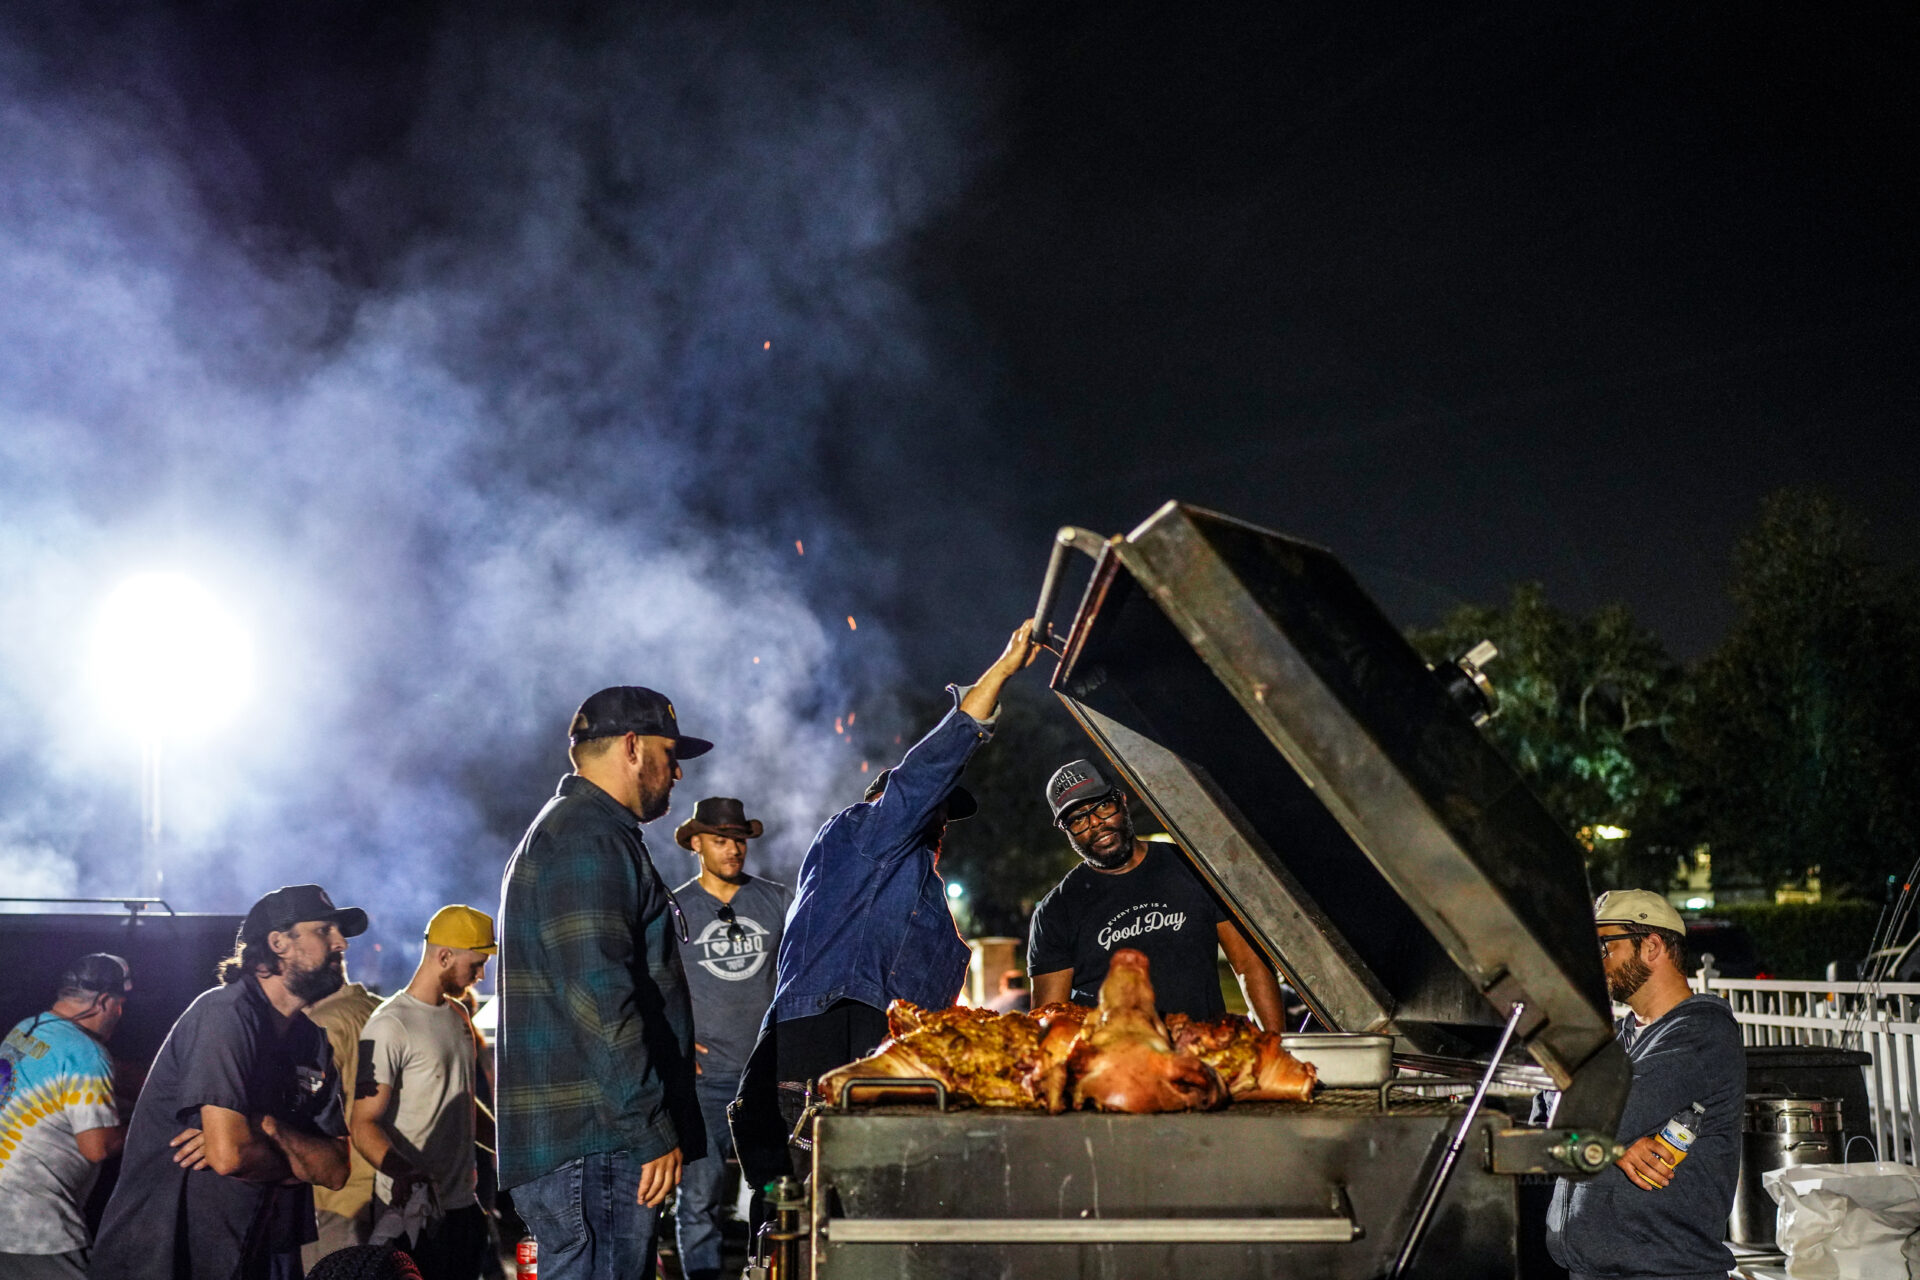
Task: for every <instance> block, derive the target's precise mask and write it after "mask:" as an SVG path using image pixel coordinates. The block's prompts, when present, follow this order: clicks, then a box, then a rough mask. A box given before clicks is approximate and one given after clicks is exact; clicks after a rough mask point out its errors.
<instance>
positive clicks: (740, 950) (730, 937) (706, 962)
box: [692, 914, 772, 982]
mask: <svg viewBox="0 0 1920 1280" xmlns="http://www.w3.org/2000/svg"><path fill="white" fill-rule="evenodd" d="M771 936H772V935H771V934H770V932H769V931H768V929H767V927H766V926H765V925H763V924H761V923H760V922H759V921H758V920H749V919H747V918H746V917H745V916H742V915H738V914H736V915H735V916H734V919H733V923H732V924H728V923H727V922H726V921H725V920H710V921H708V922H707V925H706V927H705V928H703V929H701V930H700V932H699V934H698V935H697V936H696V937H695V938H694V939H693V943H692V948H693V955H694V963H695V964H697V965H699V966H700V967H701V968H702V969H705V970H706V971H707V972H708V973H710V974H712V975H713V976H714V977H716V978H721V979H724V980H726V981H728V982H745V981H746V980H747V979H748V978H751V977H753V976H754V975H755V974H757V973H759V972H760V970H761V969H763V968H764V967H766V963H767V939H768V938H769V937H771Z"/></svg>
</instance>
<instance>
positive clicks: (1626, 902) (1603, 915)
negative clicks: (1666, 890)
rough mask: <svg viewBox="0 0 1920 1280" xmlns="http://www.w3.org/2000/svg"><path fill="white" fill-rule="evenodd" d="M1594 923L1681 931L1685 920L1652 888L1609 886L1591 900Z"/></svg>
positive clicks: (1684, 925)
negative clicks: (1618, 887) (1609, 887)
mask: <svg viewBox="0 0 1920 1280" xmlns="http://www.w3.org/2000/svg"><path fill="white" fill-rule="evenodd" d="M1593 919H1594V923H1595V924H1619V925H1631V926H1632V927H1634V928H1636V929H1671V930H1672V931H1673V932H1675V933H1679V934H1684V933H1686V931H1687V922H1686V921H1685V920H1682V919H1681V918H1680V913H1679V912H1678V911H1675V910H1674V909H1673V904H1672V903H1671V902H1668V901H1667V900H1666V898H1665V897H1663V896H1662V895H1660V894H1657V893H1655V892H1654V891H1653V890H1651V889H1612V890H1609V891H1608V892H1606V893H1603V894H1601V895H1600V897H1599V898H1598V899H1596V900H1595V902H1594V904H1593Z"/></svg>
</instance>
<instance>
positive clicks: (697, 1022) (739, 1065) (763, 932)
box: [673, 876, 793, 1085]
mask: <svg viewBox="0 0 1920 1280" xmlns="http://www.w3.org/2000/svg"><path fill="white" fill-rule="evenodd" d="M673 893H674V896H675V897H676V898H678V899H679V900H680V909H681V911H682V912H683V913H685V915H686V917H687V935H688V938H689V941H686V942H683V943H681V944H680V959H681V962H682V963H683V964H684V965H685V966H686V970H687V986H688V988H689V989H690V990H691V992H692V994H693V1041H694V1043H695V1044H697V1045H700V1046H702V1047H703V1048H705V1049H706V1050H707V1052H705V1053H701V1052H699V1051H698V1050H695V1052H694V1061H695V1062H697V1063H698V1064H699V1066H700V1073H701V1078H702V1080H703V1081H705V1082H725V1083H727V1084H729V1085H730V1084H731V1083H732V1082H734V1081H736V1080H738V1079H739V1076H740V1072H741V1070H742V1069H743V1068H744V1067H745V1066H746V1065H747V1056H748V1055H749V1054H751V1053H752V1052H753V1042H754V1040H755V1038H756V1037H757V1036H758V1035H759V1032H760V1019H761V1018H762V1017H763V1016H765V1014H766V1012H767V1006H768V1005H770V1004H772V1003H773V990H774V978H775V966H774V957H775V956H776V955H778V954H779V951H780V931H781V929H782V928H783V927H785V925H786V920H787V908H789V907H791V906H792V905H793V890H791V889H789V888H787V886H785V885H783V884H776V883H775V882H774V881H772V880H762V879H759V878H758V877H752V878H749V879H748V881H747V882H746V883H745V884H743V885H741V886H740V888H739V891H738V892H736V893H735V894H734V895H733V900H732V901H731V902H727V903H722V902H721V901H720V899H718V898H716V897H714V896H713V895H712V894H710V893H708V892H707V891H706V890H705V889H703V888H701V887H700V878H699V877H698V876H695V877H694V878H693V879H691V880H689V881H687V882H686V883H685V884H683V885H681V886H680V887H679V888H677V889H675V890H674V891H673ZM722 907H731V908H732V913H731V914H732V916H733V919H732V921H730V922H729V921H727V920H725V919H723V918H722V915H721V908H722Z"/></svg>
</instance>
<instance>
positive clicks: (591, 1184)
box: [513, 1151, 660, 1280]
mask: <svg viewBox="0 0 1920 1280" xmlns="http://www.w3.org/2000/svg"><path fill="white" fill-rule="evenodd" d="M641 1164H642V1161H641V1160H640V1159H639V1158H637V1157H636V1156H635V1155H634V1154H633V1153H632V1152H630V1151H605V1152H601V1153H600V1154H598V1155H591V1156H582V1157H581V1158H580V1159H578V1160H569V1161H567V1163H565V1164H563V1165H561V1166H560V1167H559V1168H558V1169H555V1170H554V1171H553V1172H552V1173H548V1174H543V1175H541V1176H540V1177H538V1178H535V1179H534V1180H533V1181H532V1182H523V1183H521V1184H520V1185H519V1186H517V1187H515V1188H514V1189H513V1207H514V1209H515V1210H517V1211H518V1212H519V1214H520V1220H521V1221H522V1222H525V1223H526V1224H527V1230H529V1231H531V1232H533V1238H534V1239H535V1240H536V1241H538V1242H539V1244H540V1280H643V1278H648V1277H651V1276H652V1275H653V1273H654V1257H653V1233H654V1230H655V1228H656V1227H657V1226H658V1223H659V1217H660V1214H659V1210H657V1209H649V1208H648V1207H647V1206H646V1205H643V1204H641V1203H640V1202H639V1200H638V1199H637V1196H638V1195H639V1191H640V1166H641Z"/></svg>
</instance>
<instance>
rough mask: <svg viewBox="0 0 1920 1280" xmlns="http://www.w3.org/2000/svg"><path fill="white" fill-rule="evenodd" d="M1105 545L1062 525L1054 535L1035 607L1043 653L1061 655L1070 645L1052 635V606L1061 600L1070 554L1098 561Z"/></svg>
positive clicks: (1036, 629)
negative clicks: (1061, 590)
mask: <svg viewBox="0 0 1920 1280" xmlns="http://www.w3.org/2000/svg"><path fill="white" fill-rule="evenodd" d="M1105 545H1106V543H1105V542H1104V541H1103V540H1102V539H1101V537H1100V535H1099V534H1097V533H1091V532H1089V531H1088V530H1086V529H1076V528H1074V527H1073V526H1072V525H1070V524H1069V525H1062V526H1061V527H1060V531H1059V532H1058V533H1056V534H1054V535H1053V554H1052V555H1050V556H1048V557H1047V576H1046V577H1044V578H1042V579H1041V580H1040V599H1039V601H1038V602H1037V603H1035V605H1034V606H1033V639H1034V643H1035V644H1038V645H1039V646H1040V647H1041V648H1043V649H1051V650H1053V651H1054V652H1056V653H1058V652H1059V651H1060V649H1061V648H1062V647H1064V646H1065V644H1066V643H1067V638H1066V637H1065V636H1056V635H1054V634H1053V628H1052V627H1051V625H1050V624H1051V623H1052V621H1053V606H1054V605H1055V603H1057V602H1058V600H1059V599H1060V576H1061V574H1062V573H1063V572H1065V570H1066V567H1067V552H1069V551H1081V552H1084V553H1086V554H1087V555H1090V556H1092V557H1094V558H1095V559H1098V558H1099V556H1100V549H1101V548H1102V547H1104V546H1105Z"/></svg>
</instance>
